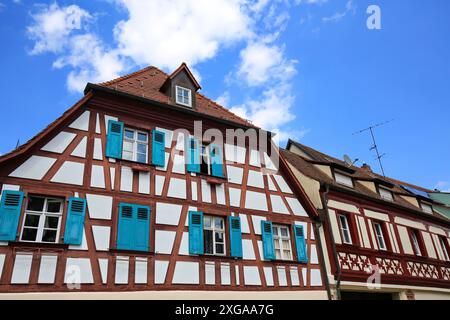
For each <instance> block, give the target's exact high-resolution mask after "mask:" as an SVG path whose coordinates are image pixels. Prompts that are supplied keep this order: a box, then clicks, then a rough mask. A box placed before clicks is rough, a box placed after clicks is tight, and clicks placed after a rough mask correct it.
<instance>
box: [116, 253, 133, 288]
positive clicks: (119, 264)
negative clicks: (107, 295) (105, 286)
mask: <svg viewBox="0 0 450 320" xmlns="http://www.w3.org/2000/svg"><path fill="white" fill-rule="evenodd" d="M129 268H130V257H117V258H116V273H115V279H114V283H115V284H128V272H129Z"/></svg>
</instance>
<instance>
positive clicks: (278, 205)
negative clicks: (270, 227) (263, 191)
mask: <svg viewBox="0 0 450 320" xmlns="http://www.w3.org/2000/svg"><path fill="white" fill-rule="evenodd" d="M270 201H271V203H272V211H273V212H275V213H281V214H289V210H288V209H287V207H286V205H285V204H284V202H283V199H282V198H281V197H280V196H278V195H274V194H271V195H270Z"/></svg>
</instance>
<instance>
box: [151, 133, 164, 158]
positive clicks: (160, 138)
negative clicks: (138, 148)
mask: <svg viewBox="0 0 450 320" xmlns="http://www.w3.org/2000/svg"><path fill="white" fill-rule="evenodd" d="M165 139H166V135H165V133H164V132H162V131H158V130H153V133H152V163H153V164H154V165H155V166H157V167H164V165H165V157H166V156H165V150H166V149H165V144H166V143H165Z"/></svg>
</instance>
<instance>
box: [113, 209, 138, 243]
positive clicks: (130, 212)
mask: <svg viewBox="0 0 450 320" xmlns="http://www.w3.org/2000/svg"><path fill="white" fill-rule="evenodd" d="M134 211H135V210H134V205H132V204H127V203H120V204H119V219H118V225H117V249H124V250H133V242H134V241H133V236H134V230H133V229H134Z"/></svg>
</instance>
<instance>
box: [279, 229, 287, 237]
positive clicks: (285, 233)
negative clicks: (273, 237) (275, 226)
mask: <svg viewBox="0 0 450 320" xmlns="http://www.w3.org/2000/svg"><path fill="white" fill-rule="evenodd" d="M280 230H281V236H283V237H287V235H288V231H287V228H281V229H280Z"/></svg>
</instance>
